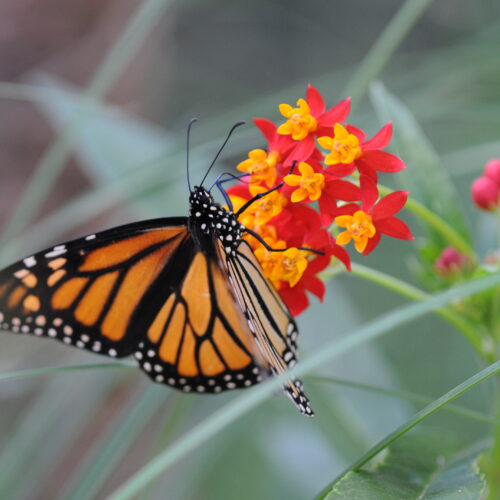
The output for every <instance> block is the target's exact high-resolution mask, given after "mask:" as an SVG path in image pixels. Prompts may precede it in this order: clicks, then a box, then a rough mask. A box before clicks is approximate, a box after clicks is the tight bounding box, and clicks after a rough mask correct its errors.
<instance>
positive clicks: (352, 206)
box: [334, 203, 359, 217]
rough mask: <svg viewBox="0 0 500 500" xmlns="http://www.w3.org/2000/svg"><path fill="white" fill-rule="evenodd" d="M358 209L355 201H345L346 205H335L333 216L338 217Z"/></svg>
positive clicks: (353, 212)
mask: <svg viewBox="0 0 500 500" xmlns="http://www.w3.org/2000/svg"><path fill="white" fill-rule="evenodd" d="M358 210H359V205H358V204H356V203H347V204H346V205H342V206H340V207H337V210H335V214H334V215H335V217H340V216H342V215H353V214H355V213H356V212H357V211H358Z"/></svg>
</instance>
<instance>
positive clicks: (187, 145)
mask: <svg viewBox="0 0 500 500" xmlns="http://www.w3.org/2000/svg"><path fill="white" fill-rule="evenodd" d="M197 121H198V118H191V120H189V124H188V129H187V138H186V173H187V181H188V188H189V192H190V193H192V192H193V190H192V189H191V180H190V179H189V138H190V136H191V127H192V126H193V124H194V123H196V122H197Z"/></svg>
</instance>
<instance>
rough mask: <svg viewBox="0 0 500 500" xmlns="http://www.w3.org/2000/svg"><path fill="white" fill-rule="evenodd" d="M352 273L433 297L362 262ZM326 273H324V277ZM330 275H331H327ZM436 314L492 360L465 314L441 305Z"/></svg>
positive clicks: (417, 295)
mask: <svg viewBox="0 0 500 500" xmlns="http://www.w3.org/2000/svg"><path fill="white" fill-rule="evenodd" d="M337 274H338V273H337ZM352 274H353V275H354V276H358V277H360V278H363V279H366V280H368V281H371V282H372V283H376V284H377V285H380V286H383V287H384V288H387V289H388V290H392V291H393V292H396V293H398V294H399V295H402V296H403V297H407V298H409V299H412V300H415V301H423V300H428V299H429V298H431V295H429V294H428V293H426V292H424V291H423V290H420V289H419V288H416V287H414V286H412V285H409V284H408V283H405V282H404V281H402V280H399V279H397V278H394V277H393V276H390V275H389V274H386V273H383V272H381V271H376V270H374V269H371V268H369V267H366V266H363V265H362V264H357V263H352ZM323 276H324V275H322V277H323ZM327 276H328V277H330V275H327ZM435 312H436V314H438V315H439V316H441V317H442V318H443V319H445V320H447V321H448V322H450V323H451V324H452V325H454V326H455V327H456V328H457V329H458V330H460V331H461V332H462V333H463V335H464V337H465V338H466V339H467V340H468V341H469V342H470V344H471V345H472V346H473V347H474V349H476V351H477V352H478V353H479V354H480V355H481V356H482V357H484V358H485V359H487V360H488V361H492V356H493V353H491V352H488V351H487V350H486V347H485V344H484V342H483V339H482V337H481V335H480V334H479V333H478V332H477V328H476V327H475V326H474V325H472V324H471V323H470V322H469V321H468V320H467V319H466V318H465V317H464V316H462V315H461V314H459V313H457V312H455V311H454V310H453V309H450V308H448V307H440V308H439V309H436V310H435Z"/></svg>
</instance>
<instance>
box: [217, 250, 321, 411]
mask: <svg viewBox="0 0 500 500" xmlns="http://www.w3.org/2000/svg"><path fill="white" fill-rule="evenodd" d="M219 255H220V258H221V259H222V260H223V261H224V262H225V267H226V269H227V272H228V275H229V279H230V282H231V284H232V285H233V287H234V290H235V293H236V296H237V300H238V302H239V304H240V306H241V308H242V309H243V312H244V315H245V317H246V318H247V322H248V325H249V327H250V330H251V331H252V333H253V335H254V337H255V339H256V342H257V345H258V347H259V349H260V352H261V354H262V356H263V357H264V359H265V360H266V368H267V371H268V372H269V373H272V374H276V375H281V374H283V373H285V372H286V371H287V369H288V368H291V367H292V366H294V365H295V363H296V362H297V336H298V333H297V331H298V330H297V325H296V324H295V321H294V319H293V317H292V315H291V314H290V311H289V310H288V308H287V306H286V304H285V303H284V302H283V300H282V299H281V297H280V296H279V294H278V292H277V291H276V289H275V288H274V286H273V285H272V284H271V282H270V281H269V280H268V279H266V278H265V277H264V275H263V274H262V269H261V266H260V264H259V262H258V261H257V259H256V257H255V255H254V253H253V251H252V249H251V247H250V245H249V244H248V243H247V242H246V241H245V240H243V241H242V242H241V243H240V245H239V246H238V248H237V250H236V252H235V254H227V255H226V254H225V253H224V250H223V248H222V245H220V246H219ZM284 390H285V393H286V394H287V395H288V396H289V397H290V398H291V399H292V401H293V402H294V403H295V404H296V405H297V407H298V408H299V410H300V411H301V412H302V413H303V414H305V415H308V416H312V415H313V411H312V410H311V407H310V405H309V401H308V399H307V397H306V396H305V394H304V393H303V391H302V382H300V381H299V380H290V382H289V383H287V384H286V385H285V386H284Z"/></svg>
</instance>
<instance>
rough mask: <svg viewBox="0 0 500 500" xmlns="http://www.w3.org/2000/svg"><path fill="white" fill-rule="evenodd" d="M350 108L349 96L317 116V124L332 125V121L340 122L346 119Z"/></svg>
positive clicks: (321, 125) (320, 125)
mask: <svg viewBox="0 0 500 500" xmlns="http://www.w3.org/2000/svg"><path fill="white" fill-rule="evenodd" d="M350 110H351V98H350V97H346V98H345V99H344V100H343V101H340V102H339V103H338V104H337V105H336V106H334V107H333V108H331V109H329V110H328V111H327V112H326V113H323V114H322V115H321V116H320V117H318V126H319V127H333V124H334V123H342V122H344V121H345V120H346V118H347V116H348V115H349V111H350Z"/></svg>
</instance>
